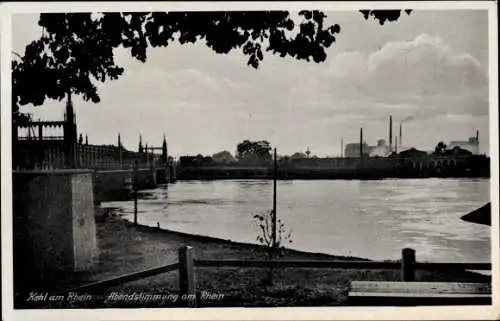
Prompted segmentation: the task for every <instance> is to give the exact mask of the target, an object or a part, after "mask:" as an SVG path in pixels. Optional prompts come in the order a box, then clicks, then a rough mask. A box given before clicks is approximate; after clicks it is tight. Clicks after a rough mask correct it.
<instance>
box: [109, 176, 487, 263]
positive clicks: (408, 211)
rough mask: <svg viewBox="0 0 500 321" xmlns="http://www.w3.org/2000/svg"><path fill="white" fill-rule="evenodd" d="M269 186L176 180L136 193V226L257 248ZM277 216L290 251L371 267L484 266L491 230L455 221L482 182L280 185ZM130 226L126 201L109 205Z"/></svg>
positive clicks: (483, 196)
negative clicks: (410, 252)
mask: <svg viewBox="0 0 500 321" xmlns="http://www.w3.org/2000/svg"><path fill="white" fill-rule="evenodd" d="M272 190H273V184H272V181H263V180H246V181H236V180H226V181H224V180H220V181H182V182H177V183H176V184H171V185H169V186H168V188H167V187H165V186H162V187H159V188H157V189H154V190H148V191H143V192H142V193H141V196H140V199H139V201H138V209H139V212H138V222H139V223H140V224H145V225H152V226H156V225H157V222H159V223H160V226H161V227H162V228H166V229H170V230H175V231H181V232H187V233H193V234H200V235H207V236H214V237H218V238H223V239H230V240H233V241H240V242H249V243H256V241H255V239H256V236H257V227H256V224H255V222H254V219H253V215H254V214H256V213H262V212H264V211H266V210H269V209H270V208H271V207H272ZM277 190H278V193H277V214H278V217H279V218H280V219H281V220H282V221H283V223H284V224H285V225H286V227H288V228H289V229H291V230H292V239H293V243H292V244H290V245H289V247H291V248H295V249H298V250H305V251H312V252H322V253H328V254H334V255H350V256H358V257H364V258H369V259H375V260H385V259H399V258H400V256H401V254H400V253H401V249H402V248H404V247H411V248H414V249H415V250H416V256H417V260H419V261H441V262H442V261H447V262H471V261H474V262H489V261H490V227H488V226H483V225H478V224H473V223H468V222H464V221H462V220H461V219H460V217H461V216H462V215H464V214H467V213H468V212H470V211H472V210H474V209H476V208H478V207H480V206H482V205H484V204H485V203H487V202H488V201H489V199H490V192H489V180H488V179H405V180H399V179H388V180H374V181H369V180H364V181H360V180H317V181H313V180H302V181H300V180H295V181H279V182H278V187H277ZM103 206H105V207H117V208H118V209H119V211H120V212H121V213H123V214H124V216H125V217H126V218H128V219H130V220H132V219H133V215H132V212H133V202H110V203H106V204H103Z"/></svg>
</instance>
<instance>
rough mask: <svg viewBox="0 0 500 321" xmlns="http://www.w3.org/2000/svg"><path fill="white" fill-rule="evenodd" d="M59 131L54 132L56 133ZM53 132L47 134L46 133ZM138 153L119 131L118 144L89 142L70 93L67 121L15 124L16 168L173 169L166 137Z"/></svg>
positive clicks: (13, 130)
mask: <svg viewBox="0 0 500 321" xmlns="http://www.w3.org/2000/svg"><path fill="white" fill-rule="evenodd" d="M54 131H56V132H58V133H57V134H55V135H54V134H53V132H54ZM46 132H51V134H49V135H46V134H44V133H46ZM138 149H139V150H138V151H137V152H135V151H131V150H128V149H126V148H125V147H124V146H123V145H122V143H121V138H120V134H118V141H117V144H116V145H96V144H89V142H88V137H87V136H86V137H85V141H84V140H83V137H82V134H80V135H79V137H78V135H77V125H76V117H75V112H74V108H73V103H72V101H71V95H70V94H68V100H67V104H66V111H65V115H64V120H61V121H40V120H39V121H32V120H27V121H16V120H13V126H12V158H13V159H12V165H13V169H14V170H49V169H94V170H128V169H134V168H135V169H138V170H143V169H151V168H162V169H165V168H169V169H172V168H174V165H175V164H174V163H175V162H174V159H173V158H172V157H169V156H168V149H167V142H166V138H165V137H163V145H162V146H161V147H152V146H151V147H148V146H147V145H146V146H145V147H143V146H142V139H141V138H139V148H138Z"/></svg>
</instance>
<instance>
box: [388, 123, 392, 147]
mask: <svg viewBox="0 0 500 321" xmlns="http://www.w3.org/2000/svg"><path fill="white" fill-rule="evenodd" d="M389 152H390V153H392V115H391V116H389Z"/></svg>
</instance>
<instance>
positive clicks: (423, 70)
mask: <svg viewBox="0 0 500 321" xmlns="http://www.w3.org/2000/svg"><path fill="white" fill-rule="evenodd" d="M486 70H487V68H486V67H485V66H482V65H481V64H480V63H479V62H478V60H477V59H475V58H474V57H473V56H471V55H470V54H469V53H463V52H455V51H454V50H452V48H450V46H448V45H447V44H446V43H445V42H444V41H443V39H441V38H440V37H437V36H431V35H429V34H421V35H419V36H417V37H416V38H414V39H411V40H408V41H398V42H388V43H386V44H385V45H383V46H382V47H381V48H380V49H378V50H376V51H374V52H368V53H362V52H356V51H350V52H341V53H338V54H336V55H333V56H332V57H331V58H330V59H329V60H328V62H327V68H325V72H323V75H322V76H317V77H316V78H315V81H313V82H312V81H310V80H309V77H311V78H312V75H307V74H306V75H304V77H303V79H305V81H302V82H301V83H300V84H296V85H295V86H296V88H295V89H294V90H292V93H293V94H295V95H296V94H298V93H304V92H309V93H310V95H311V96H312V97H314V96H316V97H321V98H320V101H322V102H324V108H330V109H332V110H337V111H342V110H344V111H345V112H347V111H348V109H345V108H346V107H348V106H347V105H348V104H347V102H348V101H356V102H357V104H356V105H357V106H356V112H360V111H363V112H365V113H366V115H367V117H369V116H370V115H371V117H373V118H381V117H382V116H381V114H384V113H385V115H384V116H387V114H388V113H391V114H393V115H395V116H396V117H399V118H400V119H404V118H408V117H412V119H419V118H420V119H423V118H428V117H434V116H438V115H444V114H457V115H459V114H465V115H476V116H478V115H479V116H480V115H487V114H488V79H487V75H486ZM296 98H298V97H296ZM311 105H314V103H311Z"/></svg>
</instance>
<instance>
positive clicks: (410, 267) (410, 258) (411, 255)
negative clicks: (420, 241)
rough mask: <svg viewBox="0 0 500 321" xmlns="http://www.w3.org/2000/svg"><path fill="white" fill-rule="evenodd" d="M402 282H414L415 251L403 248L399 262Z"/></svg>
mask: <svg viewBox="0 0 500 321" xmlns="http://www.w3.org/2000/svg"><path fill="white" fill-rule="evenodd" d="M401 279H402V281H405V282H406V281H415V250H414V249H410V248H405V249H403V251H402V260H401Z"/></svg>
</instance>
